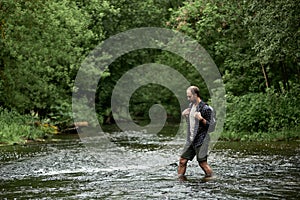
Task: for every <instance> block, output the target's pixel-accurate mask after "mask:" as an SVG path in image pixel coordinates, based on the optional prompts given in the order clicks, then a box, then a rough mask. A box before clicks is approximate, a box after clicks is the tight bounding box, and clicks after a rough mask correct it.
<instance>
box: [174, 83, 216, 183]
mask: <svg viewBox="0 0 300 200" xmlns="http://www.w3.org/2000/svg"><path fill="white" fill-rule="evenodd" d="M186 94H187V98H188V100H189V101H190V106H189V108H187V109H185V110H184V111H183V112H182V115H183V116H184V117H186V120H187V127H188V130H187V141H186V145H185V148H184V150H183V153H182V155H181V157H180V159H179V166H178V177H179V178H180V179H182V178H185V176H184V174H185V172H186V166H187V162H188V161H189V160H193V158H194V157H195V156H196V158H197V161H198V163H199V166H200V167H201V169H202V170H203V171H204V173H205V177H211V176H212V169H211V168H210V166H209V165H208V163H207V153H208V144H209V134H208V127H209V125H210V122H211V116H212V110H211V109H210V108H209V107H208V105H206V104H205V103H204V102H203V101H202V100H201V98H200V91H199V88H198V87H196V86H191V87H189V88H188V89H187V91H186Z"/></svg>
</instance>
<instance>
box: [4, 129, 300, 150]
mask: <svg viewBox="0 0 300 200" xmlns="http://www.w3.org/2000/svg"><path fill="white" fill-rule="evenodd" d="M18 126H19V127H18ZM28 126H30V128H29V129H28V128H24V126H22V125H17V124H12V125H11V129H6V130H8V132H4V130H3V129H2V130H1V131H0V136H1V137H0V146H5V145H22V144H29V143H46V142H51V141H58V140H59V139H57V138H63V137H64V136H67V135H77V136H78V133H77V131H76V129H73V131H64V130H61V131H60V132H59V131H58V128H57V127H55V126H52V125H49V124H42V125H39V126H31V125H28ZM178 127H179V126H178V125H174V124H168V125H167V126H166V127H164V128H163V130H162V131H161V132H160V133H159V135H160V136H164V137H166V136H167V137H174V136H175V134H174V133H177V131H178ZM24 129H28V130H27V131H24ZM103 130H104V131H105V132H109V133H110V132H118V131H120V129H119V128H118V127H117V126H116V125H115V124H113V125H105V126H103ZM12 131H15V132H12ZM22 131H23V132H22ZM28 131H29V132H30V131H31V133H28ZM22 133H23V134H22ZM3 135H5V137H3ZM219 140H220V141H231V142H233V141H234V142H237V141H242V142H278V141H296V142H297V141H298V142H300V129H294V130H285V131H277V132H273V133H246V132H240V133H236V132H223V133H221V135H220V138H219Z"/></svg>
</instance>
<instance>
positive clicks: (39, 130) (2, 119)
mask: <svg viewBox="0 0 300 200" xmlns="http://www.w3.org/2000/svg"><path fill="white" fill-rule="evenodd" d="M35 123H36V118H35V117H34V116H31V115H20V114H19V113H18V112H16V111H8V110H7V109H3V108H1V107H0V143H8V144H12V143H24V142H25V140H28V139H30V140H34V139H37V138H43V137H45V136H46V135H47V134H49V133H50V132H52V131H53V130H52V128H51V127H43V126H35Z"/></svg>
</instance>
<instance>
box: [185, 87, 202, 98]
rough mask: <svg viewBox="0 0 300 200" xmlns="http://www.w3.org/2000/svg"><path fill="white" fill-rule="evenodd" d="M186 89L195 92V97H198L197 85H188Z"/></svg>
mask: <svg viewBox="0 0 300 200" xmlns="http://www.w3.org/2000/svg"><path fill="white" fill-rule="evenodd" d="M188 90H190V91H191V93H192V94H196V95H197V97H200V90H199V88H198V87H197V86H190V87H189V88H188Z"/></svg>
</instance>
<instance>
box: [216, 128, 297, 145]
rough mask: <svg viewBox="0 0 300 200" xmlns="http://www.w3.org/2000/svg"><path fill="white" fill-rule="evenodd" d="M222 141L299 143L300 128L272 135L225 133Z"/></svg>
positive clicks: (275, 132)
mask: <svg viewBox="0 0 300 200" xmlns="http://www.w3.org/2000/svg"><path fill="white" fill-rule="evenodd" d="M220 140H225V141H247V142H250V141H252V142H253V141H254V142H255V141H259V142H273V141H274V142H275V141H299V140H300V127H298V128H295V129H292V130H281V131H274V132H272V133H265V132H254V133H249V132H239V133H237V132H223V133H222V134H221V136H220Z"/></svg>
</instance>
